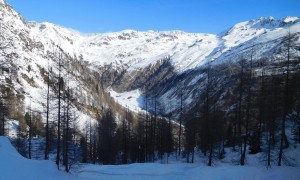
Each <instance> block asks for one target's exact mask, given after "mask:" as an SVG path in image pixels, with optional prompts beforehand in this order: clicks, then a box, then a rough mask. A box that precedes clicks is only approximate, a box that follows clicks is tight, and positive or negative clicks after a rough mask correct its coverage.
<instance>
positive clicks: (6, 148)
mask: <svg viewBox="0 0 300 180" xmlns="http://www.w3.org/2000/svg"><path fill="white" fill-rule="evenodd" d="M299 177H300V167H272V168H270V169H267V168H265V167H262V166H258V167H257V166H245V167H241V166H233V165H219V166H218V167H207V166H205V165H203V164H200V163H196V164H187V163H172V164H159V163H145V164H131V165H116V166H113V165H105V166H104V165H82V166H81V168H80V169H77V170H75V171H73V172H72V174H67V173H65V172H64V171H63V170H61V171H58V170H57V168H56V166H55V163H54V162H52V161H41V160H29V159H26V158H23V157H22V156H20V155H19V154H18V153H17V151H16V149H15V148H14V147H13V146H12V145H11V144H10V142H9V140H8V139H7V138H5V137H0V179H1V180H2V179H3V180H19V179H22V180H24V179H30V180H39V179H43V180H47V179H49V180H50V179H51V180H52V179H55V180H60V179H62V180H68V179H72V180H73V179H75V180H77V179H79V180H94V179H95V180H96V179H105V180H106V179H117V180H120V179H121V180H126V179H138V180H140V179H142V180H147V179H151V180H156V179H166V180H168V179H170V180H171V179H172V180H176V179H180V180H183V179H238V180H240V179H243V180H246V179H249V180H250V179H251V180H253V179H272V180H274V179H285V180H290V179H291V180H292V179H295V180H296V179H297V180H298V179H299Z"/></svg>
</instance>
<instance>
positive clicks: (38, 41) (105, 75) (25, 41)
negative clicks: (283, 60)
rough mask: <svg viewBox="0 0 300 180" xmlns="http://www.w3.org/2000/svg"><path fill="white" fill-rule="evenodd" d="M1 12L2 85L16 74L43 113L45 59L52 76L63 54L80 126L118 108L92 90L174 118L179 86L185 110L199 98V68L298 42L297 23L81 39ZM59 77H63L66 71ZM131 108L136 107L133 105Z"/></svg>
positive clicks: (17, 88) (16, 83) (270, 21)
mask: <svg viewBox="0 0 300 180" xmlns="http://www.w3.org/2000/svg"><path fill="white" fill-rule="evenodd" d="M0 9H1V11H0V28H1V29H0V32H1V35H0V36H1V49H0V58H1V62H5V61H6V62H10V63H9V64H6V65H3V67H8V68H10V69H11V70H12V71H10V73H7V72H5V71H4V72H2V75H1V77H2V79H5V78H9V77H12V76H11V75H12V74H11V73H12V72H13V73H15V75H14V76H13V77H14V78H13V79H12V82H11V83H12V84H13V87H14V92H15V94H16V95H17V94H20V95H23V96H24V102H25V104H26V106H28V105H29V104H30V99H31V102H32V104H33V106H36V107H35V108H36V109H42V108H43V104H44V103H45V102H44V101H45V98H44V95H45V93H46V84H45V80H44V78H43V72H44V73H45V72H48V60H49V64H50V66H52V67H53V73H54V74H57V61H58V54H63V57H64V59H68V60H70V61H71V62H72V63H70V64H71V67H70V68H71V71H72V73H71V75H69V76H68V77H69V79H70V86H71V88H72V89H74V94H75V96H76V97H77V99H76V102H74V110H75V111H78V112H80V114H81V116H86V117H85V119H88V116H91V114H93V113H95V112H94V111H95V109H101V108H103V107H108V106H111V105H113V106H116V105H115V104H114V102H112V100H111V99H109V97H108V93H107V92H106V91H101V93H97V92H96V91H95V89H98V90H99V89H103V88H104V89H106V87H110V88H109V89H110V90H111V92H112V93H111V94H112V96H113V97H114V99H115V100H116V101H118V102H120V103H121V104H122V103H123V105H124V106H125V105H127V106H129V108H131V107H132V110H134V111H136V109H137V106H143V96H142V95H138V94H137V93H140V92H144V93H146V94H148V95H149V96H156V98H158V99H159V100H160V102H161V106H162V108H163V109H166V110H165V111H167V112H171V111H175V109H176V108H175V107H174V108H170V107H169V106H170V104H171V106H172V105H173V106H174V105H175V104H178V101H179V96H178V84H179V79H180V83H183V82H184V84H186V86H185V96H184V103H185V105H186V106H189V104H193V102H194V101H195V96H196V95H195V91H197V90H199V91H201V88H200V87H198V86H196V85H197V84H198V85H199V81H201V73H200V72H199V71H197V69H199V68H201V67H202V66H204V65H206V64H207V63H212V65H214V64H219V63H221V62H226V61H231V62H234V61H235V60H237V59H239V58H241V57H247V56H249V54H250V53H251V47H253V46H255V54H254V57H253V58H255V59H260V58H263V57H267V56H270V55H274V52H275V51H276V50H278V48H280V47H281V46H282V43H281V42H282V38H283V37H284V36H286V35H287V34H288V32H290V33H291V34H293V35H294V36H295V38H294V40H295V41H296V42H298V43H300V40H299V33H300V19H299V18H298V17H286V18H283V19H274V18H273V17H268V18H259V19H256V20H250V21H245V22H241V23H238V24H236V25H234V26H233V27H232V28H230V29H228V30H227V31H224V32H222V33H220V34H218V35H214V34H203V33H186V32H182V31H162V32H158V31H146V32H140V31H135V30H124V31H121V32H112V33H104V34H82V33H80V32H78V31H75V30H72V29H68V28H64V27H61V26H58V25H55V24H52V23H48V22H45V23H36V22H27V21H26V20H24V19H23V18H22V17H21V16H20V15H19V14H18V13H17V12H15V11H14V10H13V8H12V7H10V6H9V5H8V4H7V3H6V2H5V1H3V0H1V1H0ZM296 51H297V53H299V49H298V50H296ZM58 52H59V53H58ZM29 66H30V67H29ZM29 69H30V70H29ZM63 73H64V74H65V75H67V74H68V73H67V70H66V69H65V70H64V72H63ZM6 83H7V82H6ZM200 84H201V83H200ZM102 85H103V86H104V87H103V86H102ZM99 87H101V88H99ZM199 88H200V89H199ZM54 91H55V89H52V94H54ZM124 93H125V95H126V97H125V96H124ZM127 96H128V97H127ZM103 99H106V100H103ZM126 99H127V100H126ZM125 100H126V101H125ZM130 100H132V101H130ZM124 102H125V103H124ZM131 102H134V103H135V105H134V106H130V103H131ZM91 111H93V112H91Z"/></svg>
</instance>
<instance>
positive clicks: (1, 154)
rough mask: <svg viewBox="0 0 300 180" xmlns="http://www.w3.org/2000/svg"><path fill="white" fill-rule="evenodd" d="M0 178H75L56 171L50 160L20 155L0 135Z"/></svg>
mask: <svg viewBox="0 0 300 180" xmlns="http://www.w3.org/2000/svg"><path fill="white" fill-rule="evenodd" d="M0 159H1V161H0V167H1V171H0V179H3V180H4V179H12V180H21V179H32V180H38V179H45V180H47V179H49V180H50V179H51V180H52V179H61V180H63V179H64V180H67V179H70V180H71V179H76V177H74V176H72V175H70V174H67V173H65V172H64V171H61V172H60V171H57V168H56V166H55V164H54V163H53V162H52V161H41V160H29V159H26V158H24V157H22V156H21V155H20V154H19V153H18V152H17V151H16V149H15V148H14V147H13V146H12V145H11V144H10V142H9V140H8V139H7V138H6V137H3V136H0Z"/></svg>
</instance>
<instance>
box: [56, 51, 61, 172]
mask: <svg viewBox="0 0 300 180" xmlns="http://www.w3.org/2000/svg"><path fill="white" fill-rule="evenodd" d="M58 61H59V62H58V66H59V67H58V71H59V72H58V73H59V75H58V113H57V143H56V149H57V150H56V165H57V168H58V169H59V162H60V136H61V135H60V105H61V104H60V103H61V102H60V101H61V97H60V96H61V95H60V91H61V83H62V82H61V56H60V55H59V59H58Z"/></svg>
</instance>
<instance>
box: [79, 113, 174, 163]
mask: <svg viewBox="0 0 300 180" xmlns="http://www.w3.org/2000/svg"><path fill="white" fill-rule="evenodd" d="M115 117H116V116H115V115H114V114H113V113H112V111H111V110H110V109H108V110H106V111H105V113H104V115H103V116H102V117H99V118H98V121H97V123H94V124H92V123H90V124H86V127H85V133H84V136H82V137H81V140H80V145H81V149H82V162H84V163H87V162H90V163H94V164H95V163H101V164H127V163H136V162H138V163H143V162H154V161H155V160H158V159H165V158H166V157H168V156H169V155H170V153H172V152H173V151H174V149H173V147H174V144H173V126H174V125H173V124H172V122H171V120H168V121H167V120H166V119H163V118H160V117H158V116H155V115H152V114H149V113H140V114H139V116H138V119H136V117H134V115H132V114H131V113H130V112H129V111H126V115H125V116H124V117H123V118H122V119H118V120H119V123H116V119H115Z"/></svg>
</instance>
